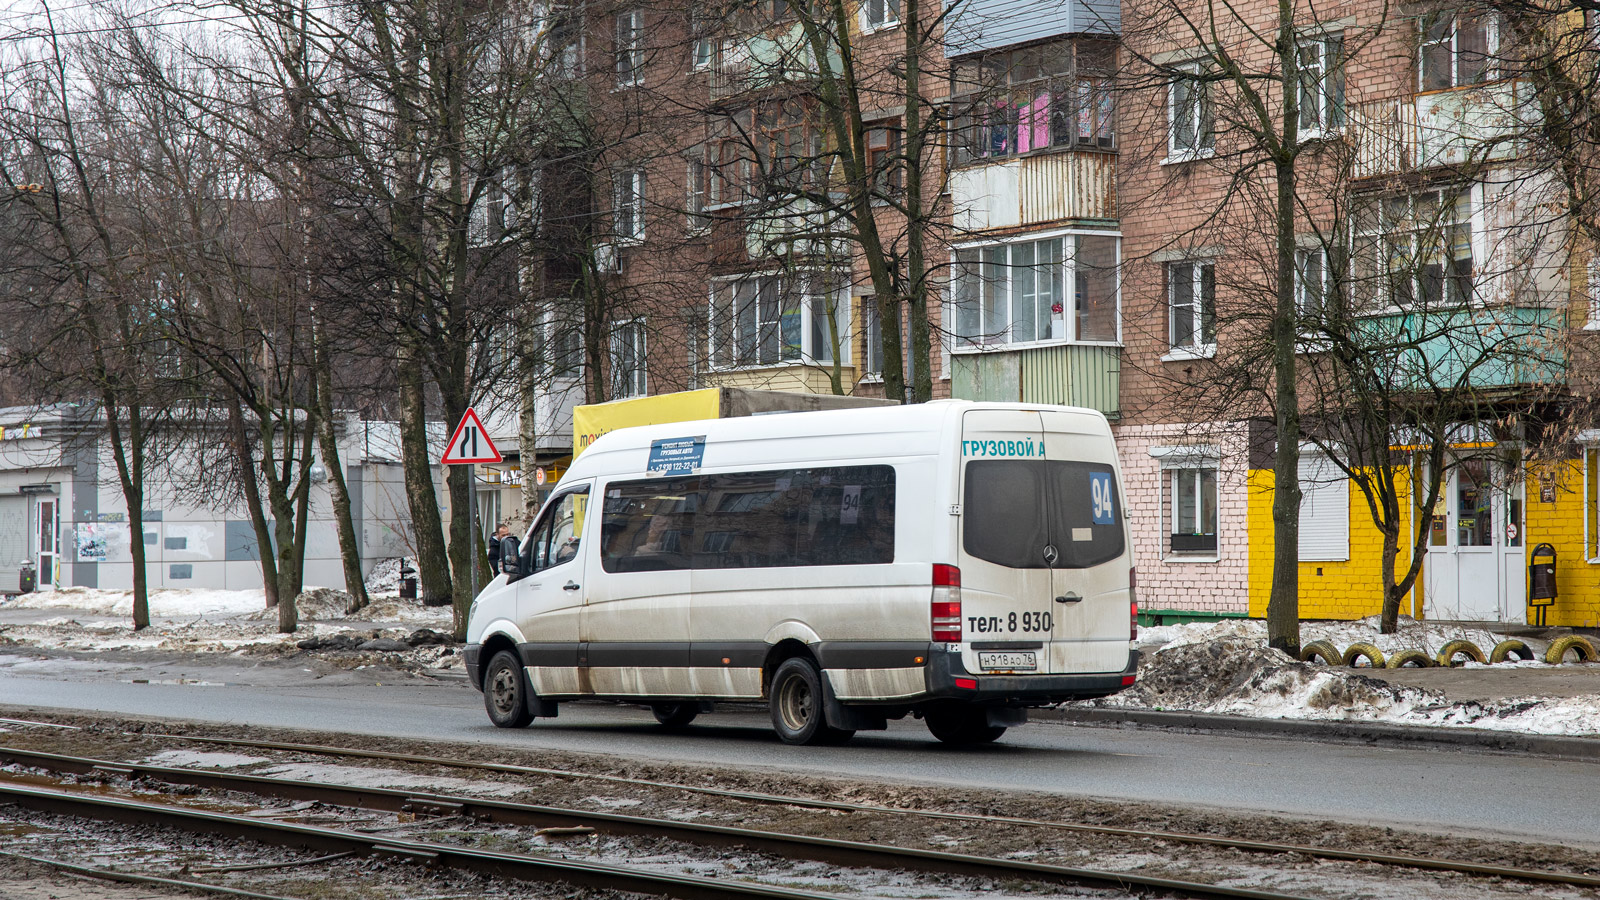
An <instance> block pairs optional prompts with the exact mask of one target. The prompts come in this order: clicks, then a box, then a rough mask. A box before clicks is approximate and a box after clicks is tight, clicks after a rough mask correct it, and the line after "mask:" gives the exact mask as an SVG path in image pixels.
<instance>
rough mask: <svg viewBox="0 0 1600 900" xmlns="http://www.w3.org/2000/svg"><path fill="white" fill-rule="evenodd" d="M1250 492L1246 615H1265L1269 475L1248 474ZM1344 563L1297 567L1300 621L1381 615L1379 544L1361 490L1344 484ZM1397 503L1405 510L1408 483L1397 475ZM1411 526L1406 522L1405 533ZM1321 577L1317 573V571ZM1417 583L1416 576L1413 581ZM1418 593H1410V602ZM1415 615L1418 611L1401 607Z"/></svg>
mask: <svg viewBox="0 0 1600 900" xmlns="http://www.w3.org/2000/svg"><path fill="white" fill-rule="evenodd" d="M1247 489H1248V490H1249V492H1250V501H1249V527H1250V615H1252V616H1258V617H1259V616H1265V615H1266V614H1267V597H1268V596H1269V595H1270V594H1271V593H1272V561H1273V559H1274V557H1275V554H1274V552H1273V546H1272V535H1273V530H1272V494H1273V491H1272V470H1271V469H1251V470H1250V474H1249V479H1248V488H1247ZM1349 489H1350V504H1351V505H1350V559H1349V560H1346V561H1344V562H1327V561H1324V562H1303V563H1301V564H1300V618H1302V619H1360V618H1363V617H1365V616H1374V615H1377V614H1378V613H1379V612H1381V611H1382V610H1383V539H1382V537H1381V536H1380V534H1379V532H1378V529H1377V527H1376V526H1374V525H1373V524H1372V514H1371V513H1370V512H1368V509H1367V501H1366V498H1365V497H1364V496H1362V494H1361V490H1360V489H1359V488H1357V487H1356V486H1355V484H1354V483H1353V482H1352V483H1350V488H1349ZM1400 490H1401V500H1402V502H1403V503H1404V504H1406V508H1407V509H1409V508H1410V503H1411V500H1410V497H1411V491H1410V478H1409V473H1408V472H1401V473H1400ZM1410 528H1411V523H1410V521H1409V520H1408V521H1407V522H1406V529H1407V530H1408V531H1409V530H1410ZM1408 544H1409V541H1408V539H1406V538H1404V537H1402V538H1401V547H1400V557H1399V559H1398V560H1397V561H1396V563H1395V565H1396V567H1397V568H1400V569H1401V570H1402V571H1403V569H1404V567H1405V566H1406V565H1407V564H1408V563H1409V561H1410V559H1411V554H1410V553H1408V552H1406V551H1407V545H1408ZM1319 570H1320V572H1321V574H1318V572H1319ZM1417 580H1418V582H1419V583H1420V582H1421V580H1422V579H1421V576H1420V575H1419V576H1418V578H1417ZM1417 596H1420V593H1418V592H1415V591H1414V592H1413V597H1417ZM1400 611H1401V613H1403V614H1407V615H1415V614H1416V612H1417V611H1418V610H1415V609H1406V608H1402V609H1401V610H1400Z"/></svg>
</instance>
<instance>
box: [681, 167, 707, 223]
mask: <svg viewBox="0 0 1600 900" xmlns="http://www.w3.org/2000/svg"><path fill="white" fill-rule="evenodd" d="M684 185H685V193H686V194H687V197H686V199H685V208H686V209H687V212H688V223H687V224H688V227H689V231H690V232H691V233H695V234H698V233H700V232H703V231H705V230H706V229H708V228H710V227H711V215H710V213H709V210H710V208H711V166H709V165H708V164H707V163H706V160H705V155H704V153H697V154H692V155H690V157H689V158H688V159H687V160H686V161H685V172H684Z"/></svg>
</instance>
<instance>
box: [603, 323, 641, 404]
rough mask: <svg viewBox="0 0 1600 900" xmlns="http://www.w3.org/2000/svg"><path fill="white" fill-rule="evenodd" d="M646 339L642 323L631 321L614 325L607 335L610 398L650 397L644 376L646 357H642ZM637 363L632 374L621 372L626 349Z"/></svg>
mask: <svg viewBox="0 0 1600 900" xmlns="http://www.w3.org/2000/svg"><path fill="white" fill-rule="evenodd" d="M648 340H649V339H648V337H647V336H646V333H645V323H644V319H631V320H629V321H627V322H623V323H622V324H620V325H618V326H617V327H616V329H615V330H613V331H612V332H611V397H612V399H614V400H621V399H624V398H627V397H643V396H646V395H648V394H649V393H650V380H649V374H648V368H649V357H648V356H647V355H646V352H645V351H646V349H647V348H648V346H649V344H648ZM629 345H632V346H631V350H632V352H633V358H634V360H635V362H636V363H637V365H636V366H634V369H633V371H632V372H625V371H623V370H622V368H621V367H622V362H623V353H624V352H625V351H626V350H628V349H630V348H629Z"/></svg>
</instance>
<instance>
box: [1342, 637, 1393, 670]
mask: <svg viewBox="0 0 1600 900" xmlns="http://www.w3.org/2000/svg"><path fill="white" fill-rule="evenodd" d="M1363 659H1364V660H1366V661H1367V667H1368V668H1372V669H1381V668H1383V665H1384V663H1385V662H1387V660H1385V659H1384V658H1383V651H1382V650H1379V649H1378V648H1377V647H1375V646H1373V645H1372V644H1369V643H1367V642H1365V641H1360V642H1358V643H1354V644H1351V645H1350V646H1348V647H1346V648H1344V660H1343V662H1344V664H1345V665H1347V666H1349V667H1350V668H1352V669H1354V668H1357V666H1356V662H1357V661H1358V660H1363Z"/></svg>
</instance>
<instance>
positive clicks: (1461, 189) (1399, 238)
mask: <svg viewBox="0 0 1600 900" xmlns="http://www.w3.org/2000/svg"><path fill="white" fill-rule="evenodd" d="M1427 194H1433V195H1435V196H1436V197H1437V203H1438V208H1439V209H1440V210H1441V214H1440V216H1439V219H1438V222H1437V223H1433V222H1419V221H1418V220H1417V218H1416V210H1417V205H1418V204H1417V201H1418V199H1419V198H1421V197H1422V196H1424V195H1427ZM1463 199H1464V200H1465V204H1466V207H1467V209H1466V215H1465V216H1460V215H1457V213H1459V212H1460V211H1461V206H1460V202H1459V201H1461V200H1463ZM1446 200H1448V201H1449V209H1450V215H1449V217H1448V218H1446V217H1445V216H1444V215H1443V213H1442V210H1443V209H1444V208H1445V203H1446ZM1398 201H1403V204H1404V211H1403V213H1402V214H1400V215H1399V216H1398V217H1397V216H1395V215H1392V214H1391V209H1393V208H1394V207H1392V206H1391V203H1394V202H1398ZM1360 202H1362V203H1369V204H1376V209H1375V211H1374V212H1373V213H1371V214H1369V215H1362V213H1361V212H1360V211H1359V210H1357V211H1354V212H1352V219H1353V221H1352V222H1351V226H1350V236H1351V241H1352V246H1351V248H1350V261H1351V274H1352V277H1353V279H1355V278H1359V277H1367V278H1371V279H1372V280H1373V281H1374V284H1372V285H1371V286H1368V287H1366V288H1363V286H1362V285H1360V284H1359V282H1355V281H1353V286H1354V288H1355V289H1358V290H1362V300H1364V301H1365V304H1366V305H1367V306H1368V307H1369V309H1371V310H1372V311H1374V312H1377V313H1379V314H1390V313H1397V312H1405V311H1408V310H1410V309H1413V308H1414V307H1415V305H1416V300H1417V298H1418V297H1420V296H1422V293H1423V287H1424V282H1423V277H1422V265H1421V264H1419V263H1415V262H1412V261H1415V260H1421V259H1422V258H1423V256H1422V254H1421V252H1420V251H1418V250H1417V245H1418V242H1419V238H1429V239H1430V240H1432V241H1435V242H1436V243H1435V245H1434V247H1433V248H1432V249H1433V250H1434V251H1438V252H1439V254H1440V259H1441V260H1442V261H1443V260H1447V259H1452V258H1453V257H1451V256H1450V254H1451V253H1452V251H1453V249H1454V247H1455V242H1453V241H1451V240H1450V238H1449V237H1448V234H1449V232H1450V231H1451V230H1453V229H1457V228H1463V227H1464V228H1466V230H1467V240H1466V243H1467V247H1468V250H1469V252H1470V254H1471V255H1470V256H1469V257H1468V259H1469V260H1470V261H1471V262H1472V273H1471V278H1470V282H1469V284H1468V289H1469V296H1467V297H1465V298H1461V305H1462V306H1463V307H1466V306H1471V305H1472V304H1473V303H1474V302H1475V297H1476V295H1477V293H1478V288H1479V281H1480V280H1481V279H1482V278H1483V277H1484V273H1483V272H1482V271H1481V270H1480V268H1479V266H1480V264H1481V263H1482V261H1483V258H1484V257H1483V254H1482V253H1481V248H1479V246H1478V228H1477V224H1476V219H1477V215H1478V212H1479V210H1480V209H1481V208H1482V207H1481V204H1480V198H1479V196H1478V186H1477V185H1476V184H1462V185H1459V186H1455V185H1438V186H1434V187H1429V188H1427V189H1425V190H1418V191H1407V192H1405V193H1399V194H1394V193H1389V194H1379V195H1373V196H1368V197H1363V198H1361V201H1360ZM1364 224H1366V225H1372V226H1374V227H1375V228H1376V230H1375V231H1373V230H1366V229H1364V228H1363V225H1364ZM1364 252H1365V253H1372V254H1376V257H1375V258H1372V259H1369V260H1366V261H1369V262H1371V263H1372V264H1373V268H1372V271H1370V272H1361V271H1360V267H1361V265H1362V264H1363V261H1364V258H1363V255H1362V254H1363V253H1364ZM1402 254H1404V255H1406V256H1407V257H1408V260H1407V265H1409V266H1410V269H1411V271H1410V272H1408V273H1407V277H1408V278H1409V280H1410V290H1411V300H1410V301H1409V302H1406V301H1404V300H1403V298H1397V297H1395V296H1394V290H1393V288H1394V284H1395V278H1394V277H1393V276H1394V275H1395V274H1396V273H1395V270H1394V269H1393V268H1392V267H1391V262H1392V260H1394V259H1395V258H1396V257H1397V256H1400V255H1402ZM1441 264H1442V265H1443V267H1444V268H1443V271H1442V272H1441V277H1442V279H1443V284H1442V285H1441V288H1440V291H1441V293H1440V299H1441V307H1444V308H1448V304H1446V303H1445V300H1446V299H1447V298H1448V297H1449V291H1450V281H1451V277H1452V276H1450V274H1449V272H1448V269H1449V264H1448V262H1441Z"/></svg>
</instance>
